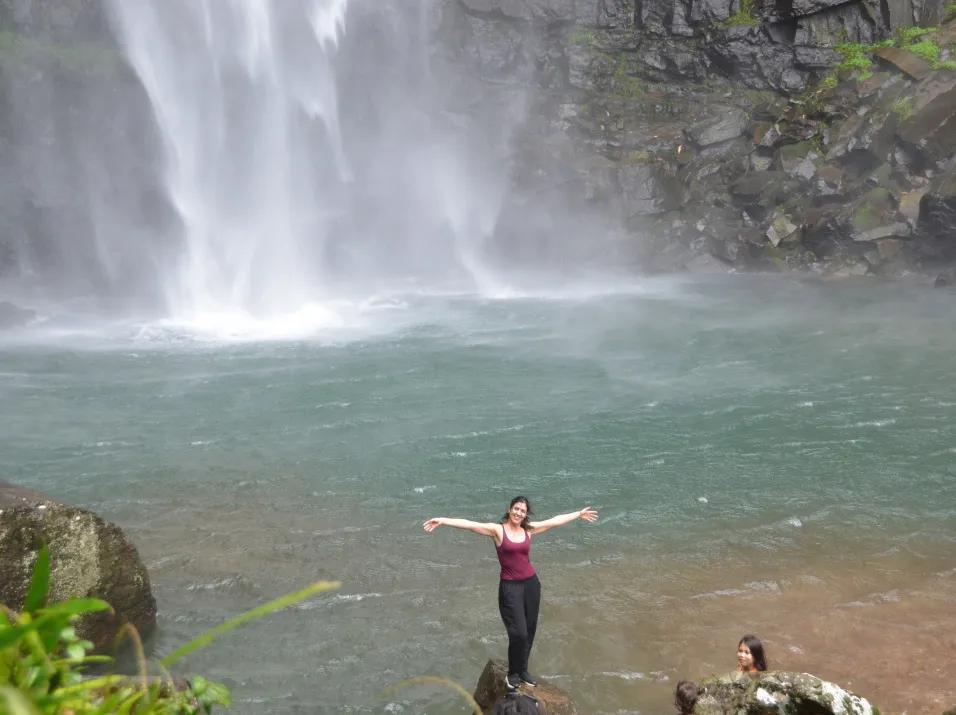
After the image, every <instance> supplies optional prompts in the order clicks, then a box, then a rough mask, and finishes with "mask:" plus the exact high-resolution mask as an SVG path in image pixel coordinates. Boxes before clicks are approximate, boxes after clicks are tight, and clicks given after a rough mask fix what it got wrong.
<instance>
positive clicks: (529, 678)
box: [521, 670, 538, 687]
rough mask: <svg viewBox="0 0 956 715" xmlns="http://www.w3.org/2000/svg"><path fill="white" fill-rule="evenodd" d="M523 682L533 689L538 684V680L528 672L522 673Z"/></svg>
mask: <svg viewBox="0 0 956 715" xmlns="http://www.w3.org/2000/svg"><path fill="white" fill-rule="evenodd" d="M521 680H522V681H524V682H525V683H526V684H528V685H530V686H531V687H534V686H535V685H537V684H538V679H537V678H536V677H534V676H533V675H531V673H529V672H528V671H527V670H524V671H522V672H521Z"/></svg>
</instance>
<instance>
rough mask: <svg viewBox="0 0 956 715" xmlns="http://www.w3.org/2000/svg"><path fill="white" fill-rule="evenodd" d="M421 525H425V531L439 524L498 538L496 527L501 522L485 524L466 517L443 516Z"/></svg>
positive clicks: (433, 528) (498, 526)
mask: <svg viewBox="0 0 956 715" xmlns="http://www.w3.org/2000/svg"><path fill="white" fill-rule="evenodd" d="M422 526H423V527H425V531H428V532H432V531H434V530H435V529H437V528H438V527H439V526H450V527H452V528H454V529H464V530H465V531H473V532H475V533H476V534H481V535H482V536H490V537H491V538H492V539H496V540H497V538H498V529H500V528H501V524H493V523H490V522H489V523H487V524H485V523H482V522H480V521H469V520H468V519H449V518H448V517H445V516H439V517H436V518H434V519H429V520H428V521H426V522H425V523H424V524H422Z"/></svg>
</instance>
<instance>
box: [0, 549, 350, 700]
mask: <svg viewBox="0 0 956 715" xmlns="http://www.w3.org/2000/svg"><path fill="white" fill-rule="evenodd" d="M49 583H50V556H49V551H48V550H47V547H46V546H44V547H43V548H42V549H41V550H40V553H39V555H38V557H37V561H36V564H35V565H34V569H33V579H32V581H31V584H30V588H29V591H28V594H27V598H26V600H25V603H24V609H23V611H22V612H21V613H15V612H13V611H10V610H8V609H6V608H2V607H0V713H10V715H56V714H59V713H71V714H72V715H112V714H113V713H122V714H124V715H200V713H211V712H212V711H213V708H215V707H216V706H222V707H228V706H229V703H230V698H229V691H228V690H227V689H226V688H225V686H223V685H221V684H219V683H214V682H212V681H210V680H206V679H205V678H202V677H195V678H193V679H192V680H191V681H190V682H189V683H188V684H187V685H186V687H185V688H177V687H176V686H174V685H173V684H172V683H171V682H169V681H168V679H166V680H164V679H163V678H156V677H153V678H150V677H148V676H147V674H146V664H145V658H144V657H143V656H142V646H141V645H140V644H139V637H138V636H137V635H136V634H135V630H133V629H132V628H130V629H129V630H130V631H131V634H132V637H133V641H134V643H135V644H136V646H137V654H138V656H139V657H138V660H139V662H140V670H141V673H140V677H138V678H132V677H129V676H125V675H101V676H98V677H88V675H87V667H88V666H89V665H91V664H94V663H104V662H107V663H109V662H112V658H109V657H106V656H94V655H89V652H90V650H91V649H92V647H93V644H92V643H90V642H89V641H86V640H82V639H81V638H79V637H78V636H77V634H76V630H75V629H74V627H73V623H74V622H75V621H76V619H77V618H79V617H80V616H83V615H85V614H88V613H96V612H99V611H107V610H110V606H109V604H108V603H105V602H104V601H100V600H98V599H93V598H83V599H72V600H69V601H64V602H63V603H56V604H53V605H45V603H46V599H47V595H48V590H49ZM339 585H340V584H339V583H337V582H318V583H314V584H312V585H311V586H309V587H308V588H304V589H302V590H301V591H298V592H296V593H293V594H289V595H287V596H283V597H281V598H278V599H276V600H274V601H271V602H270V603H267V604H265V605H263V606H259V607H258V608H255V609H253V610H251V611H249V612H248V613H245V614H242V615H241V616H238V617H236V618H233V619H232V620H230V621H227V622H226V623H224V624H222V625H221V626H218V627H216V628H213V629H211V630H210V631H208V632H207V633H204V634H202V635H201V636H199V637H198V638H196V639H194V640H192V641H190V642H189V643H187V644H186V645H184V646H183V647H181V648H179V649H178V650H176V651H174V652H173V653H172V654H170V655H168V656H166V658H164V659H163V660H162V661H161V666H163V668H164V669H165V667H166V666H168V665H170V664H172V663H174V662H176V661H177V660H179V659H180V658H182V657H183V656H185V655H188V654H189V653H192V652H193V651H195V650H196V649H198V648H201V647H203V646H205V645H208V644H209V643H211V642H212V641H213V640H214V639H215V638H218V637H219V636H221V635H223V634H224V633H228V632H229V631H231V630H233V629H234V628H236V627H238V626H239V625H241V624H243V623H245V622H247V621H249V620H252V619H255V618H261V617H263V616H265V615H268V614H269V613H273V612H275V611H277V610H279V609H282V608H285V607H287V606H289V605H291V604H293V603H296V602H298V601H301V600H304V599H306V598H310V597H311V596H314V595H316V594H318V593H321V592H323V591H328V590H330V589H333V588H338V586H339ZM163 672H164V673H165V670H163Z"/></svg>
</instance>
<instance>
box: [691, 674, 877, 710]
mask: <svg viewBox="0 0 956 715" xmlns="http://www.w3.org/2000/svg"><path fill="white" fill-rule="evenodd" d="M699 687H700V695H699V696H698V698H697V703H696V704H695V706H694V713H695V715H731V714H732V715H780V713H787V715H873V714H874V713H878V712H879V710H878V709H876V708H874V707H873V706H872V705H871V704H870V703H869V701H868V700H867V699H866V698H861V697H860V696H858V695H854V694H853V693H851V692H850V691H849V690H845V689H843V688H841V687H840V686H839V685H836V684H834V683H830V682H828V681H826V680H822V679H820V678H818V677H816V676H815V675H810V674H809V673H790V672H785V671H774V672H769V673H761V674H760V677H758V678H753V679H752V678H750V677H748V676H746V675H743V674H740V673H735V674H732V675H728V676H721V677H715V678H708V679H706V680H703V681H701V683H700V684H699Z"/></svg>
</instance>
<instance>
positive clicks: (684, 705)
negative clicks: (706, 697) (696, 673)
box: [674, 680, 699, 715]
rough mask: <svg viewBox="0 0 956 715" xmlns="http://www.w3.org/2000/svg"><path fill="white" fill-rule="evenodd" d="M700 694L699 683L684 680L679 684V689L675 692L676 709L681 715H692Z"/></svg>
mask: <svg viewBox="0 0 956 715" xmlns="http://www.w3.org/2000/svg"><path fill="white" fill-rule="evenodd" d="M698 693H699V691H698V689H697V683H694V682H691V681H690V680H682V681H680V682H679V683H678V684H677V689H676V690H675V691H674V707H675V708H677V712H679V713H680V715H690V713H692V712H694V705H696V704H697V695H698Z"/></svg>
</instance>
